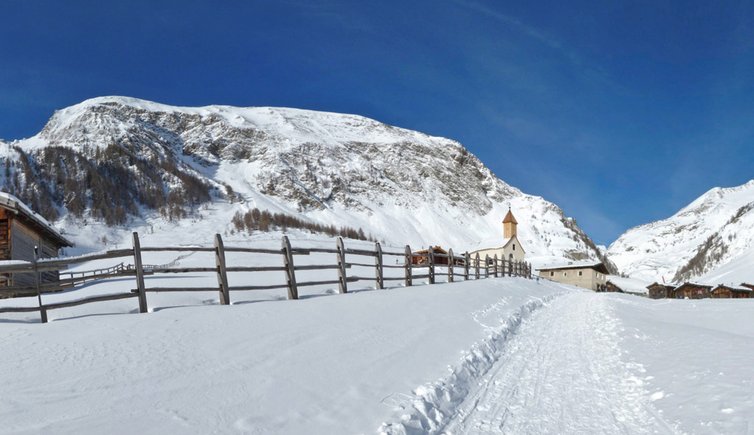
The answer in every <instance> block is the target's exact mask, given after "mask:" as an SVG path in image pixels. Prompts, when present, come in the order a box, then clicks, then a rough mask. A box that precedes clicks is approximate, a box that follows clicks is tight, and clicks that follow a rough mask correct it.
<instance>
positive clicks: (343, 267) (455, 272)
mask: <svg viewBox="0 0 754 435" xmlns="http://www.w3.org/2000/svg"><path fill="white" fill-rule="evenodd" d="M144 252H189V253H196V252H207V253H213V254H214V257H215V266H214V267H179V266H178V265H177V264H176V262H173V263H169V264H166V265H159V266H156V265H145V264H143V263H142V253H144ZM229 252H233V253H246V254H257V255H277V256H280V257H281V260H282V261H281V264H280V265H279V266H229V265H228V264H226V260H225V254H226V253H229ZM312 253H324V254H334V255H335V257H336V262H335V264H315V265H299V266H297V265H296V262H295V258H296V257H297V256H302V255H310V254H312ZM124 257H131V258H132V259H133V264H132V265H131V264H128V265H126V264H124V263H120V264H118V265H116V266H112V267H108V268H103V269H97V270H90V271H85V272H61V273H60V276H61V278H60V279H59V280H58V281H55V282H49V283H42V282H41V279H40V275H41V274H42V273H43V272H45V271H51V270H58V271H60V270H63V269H66V268H68V267H70V266H71V265H75V264H81V263H86V262H89V261H94V260H103V259H116V258H124ZM386 257H394V258H397V261H396V263H397V264H387V263H386V262H385V258H386ZM417 257H419V258H417ZM364 258H371V260H364ZM438 258H443V260H440V261H438ZM401 260H402V264H401V263H400V261H401ZM416 260H419V261H416ZM364 261H369V262H364ZM414 263H423V264H414ZM439 263H442V264H439ZM438 265H441V266H445V267H446V271H444V272H438V271H437V267H438ZM353 266H361V267H367V268H370V269H374V275H373V276H357V275H350V276H349V274H348V270H349V269H351V267H353ZM389 268H395V269H401V270H402V271H403V274H402V275H403V276H400V277H395V276H385V273H384V272H385V269H389ZM327 269H331V270H332V269H334V270H336V271H337V275H338V278H337V279H335V280H315V281H305V282H299V281H298V280H297V276H296V272H297V271H312V270H327ZM415 269H427V273H424V274H417V273H415ZM274 271H280V272H283V273H284V276H285V282H283V283H280V284H272V285H239V286H231V285H230V283H229V281H228V273H229V272H274ZM196 272H210V273H215V274H216V276H217V286H213V287H147V285H146V280H145V276H147V275H154V274H171V273H172V274H183V273H196ZM13 273H33V274H34V275H35V277H36V279H35V285H34V286H32V287H12V286H11V287H0V297H9V296H11V297H12V296H36V297H37V302H38V304H37V306H26V307H5V306H0V313H20V312H34V311H39V313H40V318H41V321H42V323H46V322H47V312H48V311H49V310H54V309H58V308H67V307H73V306H77V305H83V304H88V303H94V302H102V301H111V300H118V299H127V298H136V299H137V300H138V305H139V312H141V313H146V312H147V310H148V306H147V293H150V292H206V291H213V292H214V291H217V292H218V293H219V299H220V303H221V304H223V305H229V304H230V301H231V297H230V296H231V292H236V291H253V290H274V289H286V290H287V293H288V299H298V291H299V288H301V287H308V286H323V285H337V286H338V290H339V293H347V292H348V289H349V283H353V282H357V281H363V280H367V281H374V282H375V287H376V288H377V289H384V288H385V286H386V282H389V281H403V284H404V285H405V286H406V287H408V286H412V285H413V284H414V280H418V279H427V280H428V282H429V284H435V283H436V282H437V275H438V273H440V274H442V275H445V276H446V277H447V280H446V281H444V282H454V281H457V280H471V279H483V278H491V277H495V278H497V277H503V276H520V277H526V278H529V279H531V265H530V264H529V263H526V262H516V261H509V260H505V259H499V258H497V256H494V257H489V256H486V257H485V258H480V257H479V254H476V255H475V256H473V257H472V256H471V255H470V254H469V253H468V252H465V253H463V254H461V255H458V256H456V255H454V254H453V250H452V249H450V250H449V251H448V253H447V254H437V253H433V252H432V249H429V250H428V252H426V253H421V254H419V253H414V252H412V250H411V247H410V246H409V245H406V247H405V249H404V250H403V251H397V250H383V249H382V246H381V245H380V243H375V244H374V249H373V250H369V249H353V248H348V247H346V246H345V243H344V242H343V239H342V238H340V237H339V238H338V239H337V240H336V246H335V248H334V249H330V248H294V247H292V246H291V243H290V241H289V240H288V237H287V236H283V238H282V246H281V248H280V249H264V248H248V247H233V246H225V245H224V244H223V239H222V237H221V236H220V234H216V235H215V242H214V247H187V246H168V247H142V246H141V244H140V242H139V235H138V233H133V248H131V249H116V250H111V251H107V252H104V253H97V254H90V255H82V256H77V257H69V258H53V259H40V260H37V261H34V262H29V263H24V264H7V265H0V274H13ZM63 276H67V277H66V278H64V277H63ZM126 276H127V277H134V279H135V285H136V288H135V289H132V290H131V291H129V292H121V293H111V294H106V295H97V296H88V297H84V298H79V299H72V300H68V301H64V302H55V303H43V302H42V295H43V294H45V293H50V292H56V291H61V290H67V291H68V292H73V293H75V291H76V290H77V289H78V288H77V286H81V285H83V284H84V283H86V282H91V281H93V280H103V279H109V278H115V277H126Z"/></svg>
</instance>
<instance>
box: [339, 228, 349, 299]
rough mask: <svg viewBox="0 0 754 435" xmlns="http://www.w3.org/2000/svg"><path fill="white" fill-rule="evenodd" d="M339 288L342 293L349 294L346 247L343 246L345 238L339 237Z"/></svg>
mask: <svg viewBox="0 0 754 435" xmlns="http://www.w3.org/2000/svg"><path fill="white" fill-rule="evenodd" d="M337 244H338V280H339V281H340V283H339V284H338V288H339V289H340V292H341V293H348V281H346V280H347V277H346V247H345V245H344V244H343V237H338V242H337Z"/></svg>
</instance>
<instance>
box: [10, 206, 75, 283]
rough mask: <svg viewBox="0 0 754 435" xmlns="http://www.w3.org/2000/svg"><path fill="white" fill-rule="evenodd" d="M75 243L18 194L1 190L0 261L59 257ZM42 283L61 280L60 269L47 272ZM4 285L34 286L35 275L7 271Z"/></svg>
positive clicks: (43, 275)
mask: <svg viewBox="0 0 754 435" xmlns="http://www.w3.org/2000/svg"><path fill="white" fill-rule="evenodd" d="M65 246H73V244H72V243H71V242H70V241H68V239H66V238H65V237H63V236H62V235H61V234H60V233H59V232H58V231H57V230H55V228H53V227H52V225H50V223H49V222H47V221H46V220H45V219H44V218H43V217H42V216H40V215H38V214H37V213H34V211H32V210H31V208H29V207H28V206H26V205H25V204H24V203H23V202H21V200H19V199H18V198H16V197H15V196H13V195H11V194H9V193H5V192H0V260H24V261H34V259H35V255H36V256H38V258H50V257H57V256H58V251H59V250H60V248H63V247H65ZM41 278H42V282H53V281H57V280H58V273H57V272H44V273H43V274H42V276H41ZM2 281H3V283H2V285H6V286H32V285H34V283H35V278H34V274H32V273H17V274H13V275H9V274H4V275H3V276H2Z"/></svg>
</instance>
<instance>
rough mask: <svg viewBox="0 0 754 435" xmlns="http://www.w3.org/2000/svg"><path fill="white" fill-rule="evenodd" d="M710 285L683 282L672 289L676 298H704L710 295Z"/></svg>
mask: <svg viewBox="0 0 754 435" xmlns="http://www.w3.org/2000/svg"><path fill="white" fill-rule="evenodd" d="M710 290H712V286H711V285H704V284H697V283H693V282H685V283H683V284H681V285H679V286H678V287H676V288H675V290H673V297H674V298H676V299H704V298H708V297H709V296H710Z"/></svg>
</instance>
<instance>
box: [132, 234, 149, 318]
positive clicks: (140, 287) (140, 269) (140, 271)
mask: <svg viewBox="0 0 754 435" xmlns="http://www.w3.org/2000/svg"><path fill="white" fill-rule="evenodd" d="M133 243H134V269H136V291H137V292H138V295H139V312H140V313H146V312H147V308H148V307H147V291H146V285H144V265H143V264H142V262H141V243H139V233H137V232H135V231H134V233H133Z"/></svg>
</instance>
